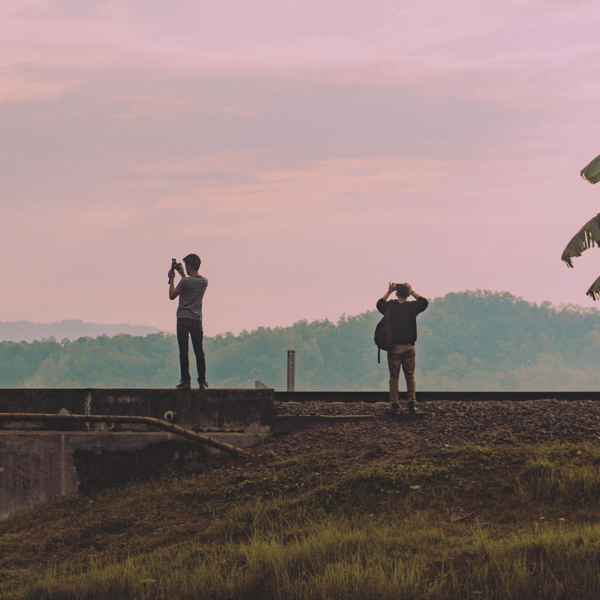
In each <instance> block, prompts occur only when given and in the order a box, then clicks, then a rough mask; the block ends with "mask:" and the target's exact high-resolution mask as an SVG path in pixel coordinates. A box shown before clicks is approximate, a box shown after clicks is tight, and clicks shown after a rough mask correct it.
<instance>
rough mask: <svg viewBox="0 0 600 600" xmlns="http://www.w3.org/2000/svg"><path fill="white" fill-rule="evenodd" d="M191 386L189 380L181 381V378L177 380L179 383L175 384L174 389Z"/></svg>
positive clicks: (187, 388)
mask: <svg viewBox="0 0 600 600" xmlns="http://www.w3.org/2000/svg"><path fill="white" fill-rule="evenodd" d="M191 387H192V386H191V385H190V382H189V381H183V379H182V380H181V381H180V382H179V385H176V386H175V389H176V390H189V389H190V388H191Z"/></svg>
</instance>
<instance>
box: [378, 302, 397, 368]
mask: <svg viewBox="0 0 600 600" xmlns="http://www.w3.org/2000/svg"><path fill="white" fill-rule="evenodd" d="M375 345H376V346H377V362H378V363H380V362H381V351H382V350H386V351H388V352H391V351H392V350H393V349H394V340H393V339H392V308H391V307H390V308H388V309H387V310H386V311H385V315H384V316H383V319H381V321H379V323H377V327H375Z"/></svg>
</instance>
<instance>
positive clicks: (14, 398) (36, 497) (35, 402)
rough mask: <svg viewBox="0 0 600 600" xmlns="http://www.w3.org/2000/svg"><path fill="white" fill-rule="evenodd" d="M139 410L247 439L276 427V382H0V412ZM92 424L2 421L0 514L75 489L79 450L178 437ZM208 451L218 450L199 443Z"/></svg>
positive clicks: (137, 446)
mask: <svg viewBox="0 0 600 600" xmlns="http://www.w3.org/2000/svg"><path fill="white" fill-rule="evenodd" d="M61 411H62V412H63V413H64V412H68V413H71V414H87V415H142V416H149V417H156V418H160V419H163V418H165V414H166V413H167V412H169V411H170V412H171V413H172V414H174V417H173V418H172V419H171V420H172V422H175V423H177V424H179V425H181V426H183V427H186V428H189V429H194V430H196V431H209V432H211V434H210V435H211V437H214V438H217V439H221V440H223V441H226V442H228V443H230V444H233V445H235V446H241V447H247V446H250V445H253V444H255V443H257V442H258V441H259V440H260V437H261V436H263V435H265V434H267V433H269V432H271V431H272V430H273V427H274V422H275V413H274V394H273V390H203V391H199V390H191V391H183V392H182V391H178V390H142V389H134V390H124V389H83V390H81V389H0V413H3V412H6V413H14V412H19V413H21V412H23V413H28V412H29V413H50V414H60V413H61ZM96 425H100V424H95V425H94V426H92V427H86V425H85V424H84V423H82V424H66V425H65V427H64V428H63V429H65V430H64V431H55V430H53V428H54V429H56V428H57V427H56V424H54V425H51V424H48V426H45V425H44V423H39V422H38V423H29V422H26V421H23V422H11V421H5V422H4V423H2V422H0V520H1V519H6V518H8V517H9V516H11V515H13V514H15V513H17V512H19V511H21V510H24V509H27V508H32V507H35V506H38V505H41V504H44V503H47V502H57V501H61V500H64V499H67V498H73V497H75V496H77V494H78V492H79V485H80V481H81V473H78V472H77V468H76V463H77V461H76V456H77V453H82V452H84V453H85V452H93V453H97V454H98V455H99V456H100V457H102V455H103V454H104V455H106V456H111V455H114V453H115V452H127V453H136V452H140V451H142V449H144V448H148V447H149V446H153V445H157V444H165V443H167V442H171V443H175V442H177V443H181V445H182V447H183V446H185V447H188V448H189V447H190V444H192V443H191V442H181V439H182V438H180V437H178V436H176V435H173V434H170V433H165V432H160V431H156V430H152V429H151V428H150V429H149V428H147V427H145V426H140V425H128V424H127V425H126V424H123V425H119V426H118V427H117V428H116V429H115V430H114V431H100V430H97V429H98V427H97V426H96ZM203 448H204V450H203V451H205V452H215V451H214V450H213V449H208V448H206V447H203Z"/></svg>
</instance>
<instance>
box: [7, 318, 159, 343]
mask: <svg viewBox="0 0 600 600" xmlns="http://www.w3.org/2000/svg"><path fill="white" fill-rule="evenodd" d="M159 331H160V329H157V328H156V327H147V326H145V325H129V323H118V324H116V325H112V324H104V323H86V322H84V321H81V320H80V319H69V320H63V321H59V322H58V323H32V322H31V321H10V322H1V321H0V342H33V341H34V340H43V339H49V338H51V337H54V338H56V339H57V340H59V341H60V340H64V339H67V340H78V339H79V338H82V337H92V338H95V337H98V336H99V335H108V336H111V337H112V336H114V335H118V334H120V333H127V334H129V335H148V334H150V333H158V332H159Z"/></svg>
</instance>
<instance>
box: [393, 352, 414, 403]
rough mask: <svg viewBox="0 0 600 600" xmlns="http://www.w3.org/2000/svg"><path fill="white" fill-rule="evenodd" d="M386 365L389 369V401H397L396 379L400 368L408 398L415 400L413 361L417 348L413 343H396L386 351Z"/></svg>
mask: <svg viewBox="0 0 600 600" xmlns="http://www.w3.org/2000/svg"><path fill="white" fill-rule="evenodd" d="M387 356H388V367H389V369H390V402H398V379H399V377H400V369H402V370H403V371H404V379H406V391H407V395H408V400H409V401H410V400H412V401H413V402H414V401H415V400H416V386H415V363H416V360H417V349H416V348H415V346H414V344H397V345H395V346H394V349H393V350H392V351H391V352H388V354H387Z"/></svg>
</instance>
